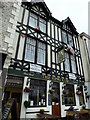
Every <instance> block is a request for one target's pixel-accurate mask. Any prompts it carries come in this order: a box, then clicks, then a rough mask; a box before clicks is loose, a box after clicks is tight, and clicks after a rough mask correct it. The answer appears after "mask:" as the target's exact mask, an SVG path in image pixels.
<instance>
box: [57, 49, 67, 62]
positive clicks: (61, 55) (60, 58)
mask: <svg viewBox="0 0 90 120" xmlns="http://www.w3.org/2000/svg"><path fill="white" fill-rule="evenodd" d="M64 60H65V52H64V49H62V50H60V51H58V63H61V62H63V61H64Z"/></svg>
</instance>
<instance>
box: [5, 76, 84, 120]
mask: <svg viewBox="0 0 90 120" xmlns="http://www.w3.org/2000/svg"><path fill="white" fill-rule="evenodd" d="M12 76H13V77H10V75H9V79H8V80H7V83H6V88H5V94H4V96H5V99H8V98H15V99H16V101H17V109H18V110H19V117H20V118H37V117H38V114H39V113H45V114H51V115H55V116H60V117H66V110H67V109H69V108H70V107H71V106H73V107H74V108H75V109H77V110H78V111H79V110H80V109H81V108H82V106H83V105H85V104H86V98H85V91H84V85H82V86H78V85H77V84H70V83H65V82H61V81H58V80H55V81H54V80H52V81H51V80H50V79H42V78H39V77H38V78H36V77H35V78H34V77H28V76H23V77H22V78H21V77H20V76H15V75H12ZM11 81H13V83H12V82H11ZM8 86H9V87H8Z"/></svg>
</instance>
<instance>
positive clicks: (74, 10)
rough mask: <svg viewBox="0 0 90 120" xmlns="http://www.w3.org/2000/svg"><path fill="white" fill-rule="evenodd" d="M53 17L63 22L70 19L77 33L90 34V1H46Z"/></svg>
mask: <svg viewBox="0 0 90 120" xmlns="http://www.w3.org/2000/svg"><path fill="white" fill-rule="evenodd" d="M44 1H45V3H46V5H47V7H48V8H49V10H50V11H51V13H52V16H53V17H55V18H56V19H58V20H60V21H62V20H64V19H66V18H67V17H69V18H70V19H71V21H72V23H73V24H74V26H75V27H76V29H77V32H79V33H82V32H85V33H87V34H88V2H89V1H90V0H44Z"/></svg>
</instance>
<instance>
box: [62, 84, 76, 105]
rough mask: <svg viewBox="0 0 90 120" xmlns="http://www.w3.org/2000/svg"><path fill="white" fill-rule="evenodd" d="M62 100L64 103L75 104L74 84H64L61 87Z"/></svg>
mask: <svg viewBox="0 0 90 120" xmlns="http://www.w3.org/2000/svg"><path fill="white" fill-rule="evenodd" d="M62 102H63V104H65V105H69V106H70V105H75V92H74V85H71V84H66V85H65V86H64V89H63V96H62Z"/></svg>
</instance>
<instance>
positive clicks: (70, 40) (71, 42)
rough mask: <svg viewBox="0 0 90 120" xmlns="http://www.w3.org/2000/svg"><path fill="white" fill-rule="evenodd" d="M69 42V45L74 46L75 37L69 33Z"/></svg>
mask: <svg viewBox="0 0 90 120" xmlns="http://www.w3.org/2000/svg"><path fill="white" fill-rule="evenodd" d="M68 42H69V45H70V46H72V47H73V39H72V35H70V34H68Z"/></svg>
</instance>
